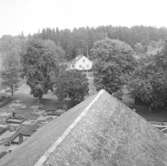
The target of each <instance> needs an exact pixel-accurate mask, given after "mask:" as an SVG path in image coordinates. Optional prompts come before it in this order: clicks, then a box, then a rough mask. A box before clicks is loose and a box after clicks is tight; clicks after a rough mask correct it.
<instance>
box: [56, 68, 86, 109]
mask: <svg viewBox="0 0 167 166" xmlns="http://www.w3.org/2000/svg"><path fill="white" fill-rule="evenodd" d="M55 87H56V90H55V94H56V96H57V97H58V99H59V101H61V103H63V104H66V105H67V107H68V108H70V107H72V106H74V105H76V104H78V103H80V102H81V101H83V100H84V97H85V96H86V95H88V91H89V89H88V80H87V78H86V75H85V74H82V73H81V72H79V71H75V70H71V71H67V70H64V71H62V72H61V73H60V74H59V76H58V78H57V79H56V81H55ZM66 101H67V102H66Z"/></svg>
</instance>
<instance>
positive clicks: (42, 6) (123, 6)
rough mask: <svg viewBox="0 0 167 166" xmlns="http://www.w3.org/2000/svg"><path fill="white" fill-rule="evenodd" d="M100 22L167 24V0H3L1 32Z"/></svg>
mask: <svg viewBox="0 0 167 166" xmlns="http://www.w3.org/2000/svg"><path fill="white" fill-rule="evenodd" d="M99 25H113V26H117V25H121V26H133V25H148V26H150V25H151V26H157V27H160V26H166V27H167V0H0V36H2V35H4V34H11V35H16V34H19V33H21V32H24V33H25V34H29V33H34V32H38V30H41V29H42V28H45V27H50V28H56V27H59V28H61V29H64V28H70V29H72V28H74V27H80V26H93V27H96V26H99Z"/></svg>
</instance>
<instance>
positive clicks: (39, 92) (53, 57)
mask: <svg viewBox="0 0 167 166" xmlns="http://www.w3.org/2000/svg"><path fill="white" fill-rule="evenodd" d="M57 50H61V49H60V48H57V46H56V45H55V44H54V43H53V42H52V41H48V40H47V41H44V40H39V39H32V40H30V41H28V44H27V48H26V52H25V53H24V54H23V55H22V63H23V66H24V69H23V70H24V75H25V77H26V79H27V84H28V85H29V86H30V88H31V93H32V94H33V96H34V97H38V98H42V96H43V95H44V94H46V93H47V92H48V90H49V89H52V85H53V82H52V78H53V77H55V76H56V75H57V74H58V61H57V60H58V58H59V56H60V55H59V51H57Z"/></svg>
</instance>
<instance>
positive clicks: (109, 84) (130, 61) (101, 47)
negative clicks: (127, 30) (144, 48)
mask: <svg viewBox="0 0 167 166" xmlns="http://www.w3.org/2000/svg"><path fill="white" fill-rule="evenodd" d="M132 54H133V49H132V48H131V47H130V46H129V45H128V44H126V43H125V42H122V41H120V40H111V39H108V38H106V39H104V40H100V41H97V42H96V43H95V44H94V46H93V48H92V49H91V58H92V59H93V60H94V61H95V63H94V68H93V71H94V77H95V79H94V80H95V86H96V88H97V90H98V89H101V88H104V89H106V90H108V91H109V92H110V93H113V92H115V91H117V90H118V89H119V88H120V87H121V86H122V84H123V83H124V79H122V78H123V77H122V75H127V74H130V73H131V72H132V71H133V70H134V68H135V64H136V61H135V59H134V57H133V56H132Z"/></svg>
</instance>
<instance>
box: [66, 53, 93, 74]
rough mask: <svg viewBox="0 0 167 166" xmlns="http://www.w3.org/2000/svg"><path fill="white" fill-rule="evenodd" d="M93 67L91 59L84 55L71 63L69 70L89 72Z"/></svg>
mask: <svg viewBox="0 0 167 166" xmlns="http://www.w3.org/2000/svg"><path fill="white" fill-rule="evenodd" d="M92 66H93V62H92V61H91V60H89V58H87V57H86V56H84V55H79V56H77V57H76V58H75V59H74V60H73V61H72V62H71V64H70V67H69V69H71V70H82V71H88V70H91V69H92Z"/></svg>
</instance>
